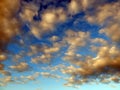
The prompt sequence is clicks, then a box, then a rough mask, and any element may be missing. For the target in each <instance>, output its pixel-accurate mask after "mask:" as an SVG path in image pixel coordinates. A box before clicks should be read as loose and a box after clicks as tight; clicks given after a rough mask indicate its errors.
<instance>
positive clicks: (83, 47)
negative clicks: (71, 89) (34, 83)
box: [0, 0, 120, 86]
mask: <svg viewBox="0 0 120 90" xmlns="http://www.w3.org/2000/svg"><path fill="white" fill-rule="evenodd" d="M58 2H59V3H58ZM20 3H21V5H22V6H20ZM56 5H58V6H56ZM59 5H60V6H59ZM19 7H20V12H18V10H19ZM119 8H120V1H119V0H117V1H115V2H110V1H109V0H99V1H98V0H66V1H64V0H58V1H53V0H45V1H41V0H39V1H38V0H33V1H30V2H25V1H23V0H21V1H20V0H13V3H11V1H10V0H1V1H0V62H2V61H4V60H6V59H7V54H6V53H5V52H3V51H4V50H6V46H7V44H8V43H9V42H10V41H11V39H12V38H13V37H14V36H15V35H17V34H18V33H19V32H20V31H19V28H20V27H19V25H20V22H18V19H17V18H16V17H17V16H16V15H18V16H19V19H20V21H21V23H22V24H21V25H24V24H26V25H28V27H29V29H30V31H28V33H24V32H22V30H21V32H20V35H21V36H20V37H22V38H21V41H20V43H21V44H20V45H21V47H22V48H23V49H22V50H21V51H20V53H17V54H16V55H14V56H12V58H13V62H14V63H15V65H13V64H12V65H9V69H10V70H12V71H13V72H14V71H17V72H16V73H20V72H24V71H28V70H29V67H30V65H29V64H30V63H31V64H32V65H33V64H34V65H36V67H37V65H38V64H40V63H42V64H43V63H44V64H48V63H52V59H54V58H59V60H63V61H62V62H65V65H63V64H61V63H60V64H58V65H57V66H55V67H50V66H48V67H43V68H41V69H42V70H46V72H36V73H35V74H33V75H28V76H22V75H21V77H20V78H17V77H16V78H13V76H12V74H11V71H10V72H8V71H5V70H3V68H4V65H3V64H1V63H0V73H1V74H3V76H5V77H4V78H2V79H0V86H1V85H4V84H7V83H9V82H16V83H22V82H23V83H25V82H28V81H31V80H35V79H36V78H37V77H39V76H40V75H41V76H44V77H51V78H57V79H58V78H61V76H59V75H56V74H51V73H50V72H55V71H59V72H61V73H63V74H67V75H69V76H70V77H68V78H67V79H65V80H67V81H68V82H67V83H66V84H65V85H66V86H71V85H73V84H83V83H88V82H95V81H96V79H98V80H99V82H102V83H109V82H111V81H113V82H116V83H119V82H120V78H119V76H120V72H119V71H120V48H119V41H120V9H119ZM80 12H84V14H85V15H83V17H84V20H86V21H87V22H88V23H89V24H97V25H99V26H100V27H101V30H99V32H98V34H99V35H103V33H104V35H103V36H106V37H109V38H110V39H111V40H110V41H108V40H106V38H104V37H97V36H96V37H91V35H92V34H91V33H94V32H89V31H83V30H82V31H81V30H78V31H74V30H72V29H70V30H65V31H63V32H64V35H61V36H57V35H52V34H51V36H50V37H49V38H47V40H48V41H47V44H46V43H44V44H43V43H42V44H31V43H32V39H33V38H32V37H31V35H32V36H34V37H37V39H39V40H41V42H42V40H43V39H44V38H42V35H44V34H46V33H48V32H52V31H53V30H54V29H55V27H56V26H57V24H60V23H63V22H66V21H67V20H68V21H69V18H72V16H74V15H76V14H77V13H80ZM96 32H97V31H96ZM59 33H60V32H59ZM23 34H25V35H23ZM22 35H23V36H22ZM31 38H32V39H31ZM45 39H46V38H45ZM48 43H50V44H51V45H48ZM17 44H19V43H17ZM10 53H11V52H10ZM25 56H26V57H27V58H28V57H29V58H30V59H31V60H30V61H31V62H30V61H23V60H22V59H23V58H24V57H25ZM20 60H21V62H20ZM56 62H57V61H56ZM58 62H59V61H58ZM66 63H67V64H66ZM32 65H31V66H32ZM6 67H7V66H6ZM47 70H48V72H47ZM20 79H21V80H23V81H21V80H20Z"/></svg>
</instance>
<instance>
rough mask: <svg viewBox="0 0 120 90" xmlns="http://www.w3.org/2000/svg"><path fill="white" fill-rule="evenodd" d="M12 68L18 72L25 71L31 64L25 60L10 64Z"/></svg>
mask: <svg viewBox="0 0 120 90" xmlns="http://www.w3.org/2000/svg"><path fill="white" fill-rule="evenodd" d="M9 68H10V69H13V70H16V71H18V72H24V71H26V70H28V69H29V65H28V64H27V63H25V62H20V63H19V64H17V65H13V66H9Z"/></svg>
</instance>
